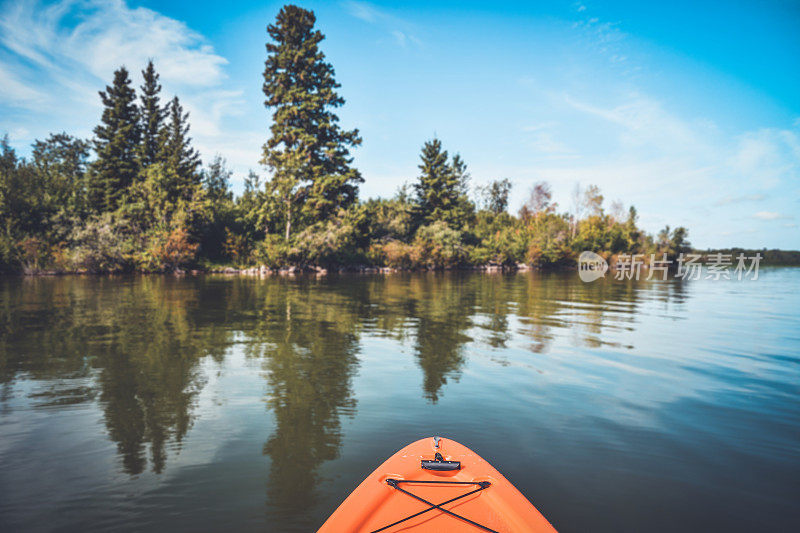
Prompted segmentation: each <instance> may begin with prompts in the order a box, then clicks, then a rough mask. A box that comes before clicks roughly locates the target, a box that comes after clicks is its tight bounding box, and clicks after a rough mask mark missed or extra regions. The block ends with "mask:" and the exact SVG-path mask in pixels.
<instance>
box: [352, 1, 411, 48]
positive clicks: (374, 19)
mask: <svg viewBox="0 0 800 533" xmlns="http://www.w3.org/2000/svg"><path fill="white" fill-rule="evenodd" d="M342 5H343V6H344V8H345V10H347V12H348V13H350V14H351V15H352V16H354V17H356V18H357V19H360V20H363V21H364V22H368V23H370V24H373V25H375V26H379V27H382V28H383V29H384V30H385V31H386V32H387V33H388V34H389V35H390V36H391V37H392V39H393V40H394V41H395V42H396V43H397V44H399V45H400V46H402V47H404V48H405V47H406V46H408V45H409V44H414V45H416V46H422V41H421V40H420V39H419V38H417V37H416V36H415V35H414V32H413V29H412V27H411V25H410V24H409V23H408V22H406V21H404V20H402V19H400V18H398V17H396V16H394V15H392V14H390V13H389V12H387V11H384V10H382V9H379V8H378V7H376V6H374V5H372V4H370V3H368V2H358V1H356V0H350V1H348V2H344V3H343V4H342Z"/></svg>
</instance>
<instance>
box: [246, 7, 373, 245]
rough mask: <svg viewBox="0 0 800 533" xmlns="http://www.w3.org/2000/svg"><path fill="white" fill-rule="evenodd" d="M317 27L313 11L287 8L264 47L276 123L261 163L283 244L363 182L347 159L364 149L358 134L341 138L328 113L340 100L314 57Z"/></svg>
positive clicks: (347, 200) (326, 67)
mask: <svg viewBox="0 0 800 533" xmlns="http://www.w3.org/2000/svg"><path fill="white" fill-rule="evenodd" d="M315 22H316V17H315V16H314V12H313V11H308V10H305V9H302V8H300V7H297V6H293V5H286V6H284V7H283V8H281V10H280V12H279V13H278V17H277V20H276V22H275V24H271V25H270V26H269V27H268V28H267V31H268V33H269V36H270V37H271V38H272V40H273V42H269V43H267V61H266V65H265V69H264V94H265V95H266V100H265V102H264V103H265V105H266V106H267V107H268V108H271V109H272V110H273V115H272V119H273V123H272V126H271V128H270V132H271V137H270V138H269V140H268V141H267V142H266V144H265V145H264V151H263V158H262V163H263V164H265V165H267V166H268V167H269V168H270V169H271V170H272V179H271V180H270V181H269V182H268V183H267V192H268V197H269V198H270V200H271V203H270V204H269V206H268V207H269V208H270V209H271V210H272V211H273V214H274V215H277V217H276V218H280V219H282V220H284V222H285V230H284V234H285V237H286V240H288V239H289V236H290V233H291V231H292V223H293V222H294V221H296V220H297V221H300V222H312V221H316V220H321V219H324V218H326V217H328V216H330V215H331V214H332V213H333V212H335V211H336V210H337V209H338V208H340V207H347V206H348V205H349V204H351V203H352V202H353V201H355V200H356V199H357V197H358V184H359V183H361V182H363V181H364V180H363V178H362V177H361V174H360V173H359V172H358V170H356V169H354V168H352V167H351V164H352V162H353V158H352V157H351V156H350V151H349V149H350V148H351V147H354V146H357V145H359V144H360V143H361V138H360V137H359V136H358V130H351V131H344V130H342V129H341V127H340V126H339V124H338V122H339V118H338V117H337V116H336V115H335V114H334V113H333V111H332V109H334V108H337V107H340V106H342V105H343V104H344V99H343V98H341V97H340V96H339V95H338V94H337V93H336V89H337V88H339V87H340V85H339V84H338V83H337V82H336V80H335V78H334V70H333V67H332V66H331V65H330V64H329V63H326V62H325V54H323V53H322V52H321V51H320V50H319V46H318V45H319V43H320V41H322V40H323V39H324V38H325V37H324V35H322V33H321V32H320V31H318V30H314V24H315Z"/></svg>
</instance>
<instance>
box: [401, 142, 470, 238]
mask: <svg viewBox="0 0 800 533" xmlns="http://www.w3.org/2000/svg"><path fill="white" fill-rule="evenodd" d="M420 159H421V160H422V162H421V163H420V165H419V169H420V171H421V172H422V173H421V174H420V176H419V180H418V181H417V183H415V184H414V190H415V191H416V194H417V219H418V221H419V222H422V223H430V222H435V221H437V220H442V221H444V222H447V223H448V224H451V225H452V226H453V227H458V226H460V225H461V224H462V223H463V222H464V218H465V216H466V215H467V214H468V212H469V211H470V208H471V206H470V203H469V201H468V200H467V198H466V193H467V182H468V179H469V174H468V173H467V165H466V163H464V161H463V159H461V157H460V156H459V155H458V154H456V155H455V156H453V159H452V162H451V161H449V160H448V155H447V150H444V149H442V142H441V141H440V140H439V139H435V138H434V139H433V140H430V141H427V142H426V143H425V144H424V145H423V147H422V154H420Z"/></svg>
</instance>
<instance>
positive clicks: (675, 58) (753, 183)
mask: <svg viewBox="0 0 800 533" xmlns="http://www.w3.org/2000/svg"><path fill="white" fill-rule="evenodd" d="M658 4H660V5H656V3H652V2H614V3H599V2H588V1H587V2H552V1H549V2H524V3H523V2H521V3H514V2H508V3H503V4H502V5H501V6H498V5H491V4H489V3H486V4H481V3H471V2H465V1H459V2H435V1H432V2H404V3H402V4H400V3H398V4H396V5H393V4H390V3H383V2H374V3H368V2H359V1H344V2H302V3H300V5H302V6H304V7H307V8H311V9H313V10H314V11H315V12H316V13H317V20H318V26H319V28H320V29H321V30H322V31H323V33H325V35H326V36H327V38H326V40H325V41H323V45H322V46H323V50H324V52H325V53H326V55H327V57H328V60H329V61H330V62H331V63H332V64H333V66H334V67H335V69H336V73H337V78H338V80H339V81H340V82H341V84H342V88H341V90H340V92H341V94H342V95H343V96H344V97H345V99H346V100H347V104H346V105H345V107H344V108H342V109H341V110H340V113H339V114H340V117H341V119H342V124H343V125H344V126H345V127H358V128H359V129H360V130H361V133H362V136H363V138H364V144H363V145H362V146H361V147H360V148H358V149H357V150H356V151H355V154H354V155H355V163H356V165H357V167H358V168H359V169H360V170H361V171H362V173H363V175H364V177H365V179H366V182H365V183H364V185H363V186H362V196H363V197H369V196H390V195H392V194H393V193H394V191H395V190H396V189H397V187H398V186H400V185H401V184H402V183H403V182H406V181H411V180H413V179H414V178H415V176H416V175H417V167H416V165H417V164H418V153H419V149H420V147H421V145H422V143H423V142H424V141H425V140H426V139H429V138H431V137H433V136H434V135H436V136H438V137H439V138H441V139H442V141H443V143H444V144H445V147H446V148H448V149H449V150H450V151H452V152H460V153H461V155H462V156H463V157H464V159H465V160H466V161H467V163H468V164H469V166H470V171H471V174H472V182H473V184H475V185H479V184H482V183H485V182H487V181H489V180H491V179H496V178H509V179H510V180H511V181H512V182H513V183H514V190H513V192H512V199H511V200H512V201H511V207H512V209H516V208H518V207H519V205H521V203H522V201H523V200H524V198H525V196H526V194H527V192H528V190H529V188H530V186H531V185H532V184H533V183H534V182H535V181H538V180H547V181H549V182H550V183H551V184H552V186H553V189H554V192H555V199H556V201H557V202H558V203H559V207H560V209H562V210H568V209H569V208H570V206H571V191H572V190H573V188H574V187H575V184H576V183H580V184H582V185H584V186H585V185H588V184H597V185H599V186H600V187H601V189H602V191H603V192H604V193H605V197H606V199H607V205H610V203H611V202H612V201H614V200H619V201H621V202H622V203H623V204H624V205H625V206H626V207H627V206H628V205H630V204H633V205H635V206H636V207H637V209H638V210H639V213H640V216H641V222H642V224H643V226H644V227H645V228H646V229H647V230H649V231H653V232H655V231H657V230H658V229H659V228H661V227H663V226H664V225H665V224H671V225H672V226H676V225H685V226H687V227H689V229H690V238H691V241H692V243H693V244H695V245H696V246H699V247H711V246H747V247H781V248H790V249H800V229H798V224H799V223H800V220H799V219H798V213H800V209H798V208H800V3H798V2H735V1H731V2H725V3H721V2H713V3H712V2H708V3H703V2H680V1H679V2H669V3H667V2H662V3H658ZM281 5H282V3H281V2H276V3H261V2H251V3H248V2H227V3H226V2H199V1H192V2H189V1H186V2H172V3H163V2H133V1H129V2H124V1H106V2H93V1H74V2H70V1H65V2H57V3H42V2H34V1H28V0H16V1H11V2H8V1H7V2H3V3H0V87H2V89H0V114H1V115H0V116H2V120H0V131H7V132H8V133H9V135H10V136H11V139H12V143H13V145H14V146H15V147H17V148H18V149H19V150H20V152H21V153H23V154H25V153H28V152H29V148H28V145H29V144H30V143H31V142H32V141H33V140H34V139H35V138H43V137H45V136H46V135H47V134H48V133H49V132H55V131H62V130H63V131H67V132H69V133H72V134H74V135H79V136H84V137H88V136H90V135H91V129H92V127H93V126H94V124H95V123H96V122H97V120H98V118H99V114H100V102H99V98H98V96H97V91H98V90H99V89H102V88H103V86H104V85H105V84H106V83H108V82H109V80H110V79H111V76H112V72H113V70H114V69H115V68H117V67H118V66H119V65H121V64H125V65H126V66H128V67H129V69H131V70H132V71H135V77H134V79H135V80H136V82H137V84H138V83H139V80H140V75H139V70H141V68H142V66H143V65H144V63H145V61H146V60H147V58H150V57H152V58H153V59H154V60H155V62H156V66H157V68H158V70H159V71H160V72H161V75H162V82H163V85H164V87H165V92H166V95H165V96H170V95H171V94H173V93H177V94H178V95H179V96H180V97H181V98H182V100H183V101H184V103H185V104H186V106H187V107H188V109H189V110H190V112H191V122H192V134H193V137H194V139H195V142H196V145H197V146H198V148H199V149H200V150H201V152H202V154H203V156H204V158H205V159H206V160H208V159H209V158H210V157H211V156H213V154H214V153H220V154H222V155H223V156H224V157H226V158H227V160H228V161H229V164H230V166H231V167H232V168H233V169H234V170H235V171H236V177H235V179H234V189H235V190H237V191H239V190H241V186H242V179H243V176H244V174H245V173H246V172H247V170H248V169H250V168H252V169H254V170H256V171H258V172H260V173H262V174H266V171H265V170H264V169H261V168H259V165H258V160H259V157H260V149H261V145H262V144H263V142H264V140H265V139H266V137H267V133H268V127H269V115H268V113H267V111H266V110H265V109H264V107H263V95H262V93H261V83H262V79H261V72H262V70H263V61H264V58H265V50H264V43H265V39H266V31H265V28H266V25H267V24H268V23H270V22H271V21H272V20H273V19H274V17H275V14H276V13H277V11H278V9H279V8H280V6H281Z"/></svg>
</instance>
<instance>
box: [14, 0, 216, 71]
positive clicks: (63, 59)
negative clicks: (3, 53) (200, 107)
mask: <svg viewBox="0 0 800 533" xmlns="http://www.w3.org/2000/svg"><path fill="white" fill-rule="evenodd" d="M71 19H75V20H77V21H78V22H77V24H74V25H70V24H69V22H70V21H71ZM0 28H2V29H3V36H2V38H0V41H2V43H3V45H5V46H6V47H7V48H9V49H10V50H12V51H14V52H15V53H17V54H19V55H20V56H22V57H24V58H27V59H29V60H30V61H32V62H33V63H35V64H37V65H38V66H40V67H44V68H47V69H54V70H60V71H62V72H63V71H67V72H69V71H71V66H72V65H73V64H74V63H78V64H79V65H81V66H82V67H84V68H86V69H88V70H89V72H91V73H92V74H93V75H95V76H97V77H98V78H101V79H107V78H108V77H109V76H110V74H111V73H112V72H113V71H114V70H115V69H116V68H118V67H119V66H120V65H123V64H127V65H128V66H129V67H131V68H132V69H133V68H136V66H138V65H143V64H144V63H145V62H146V61H147V60H148V59H149V58H155V59H156V60H158V63H159V71H160V74H161V76H162V79H163V80H164V81H165V82H167V83H176V84H182V85H190V86H197V85H204V86H208V85H215V84H217V83H219V82H220V81H222V80H223V79H224V74H223V71H222V67H223V66H224V65H225V64H226V63H227V61H226V60H225V58H223V57H222V56H219V55H217V54H215V53H214V51H213V49H212V48H211V46H209V45H208V44H207V43H206V42H205V39H204V38H203V37H202V36H201V35H200V34H198V33H196V32H194V31H192V30H191V29H189V28H188V27H187V26H186V24H184V23H183V22H180V21H177V20H174V19H171V18H169V17H165V16H164V15H161V14H160V13H157V12H155V11H152V10H150V9H147V8H143V7H139V8H134V9H131V8H129V7H128V6H127V5H126V4H125V2H123V1H122V0H105V1H99V0H88V1H84V2H71V1H67V0H65V1H62V2H58V3H56V4H54V5H51V6H42V5H40V4H39V3H38V2H36V1H31V0H28V1H22V2H18V3H14V4H12V5H10V6H8V8H7V9H6V10H5V11H4V12H3V14H2V21H1V22H0Z"/></svg>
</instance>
